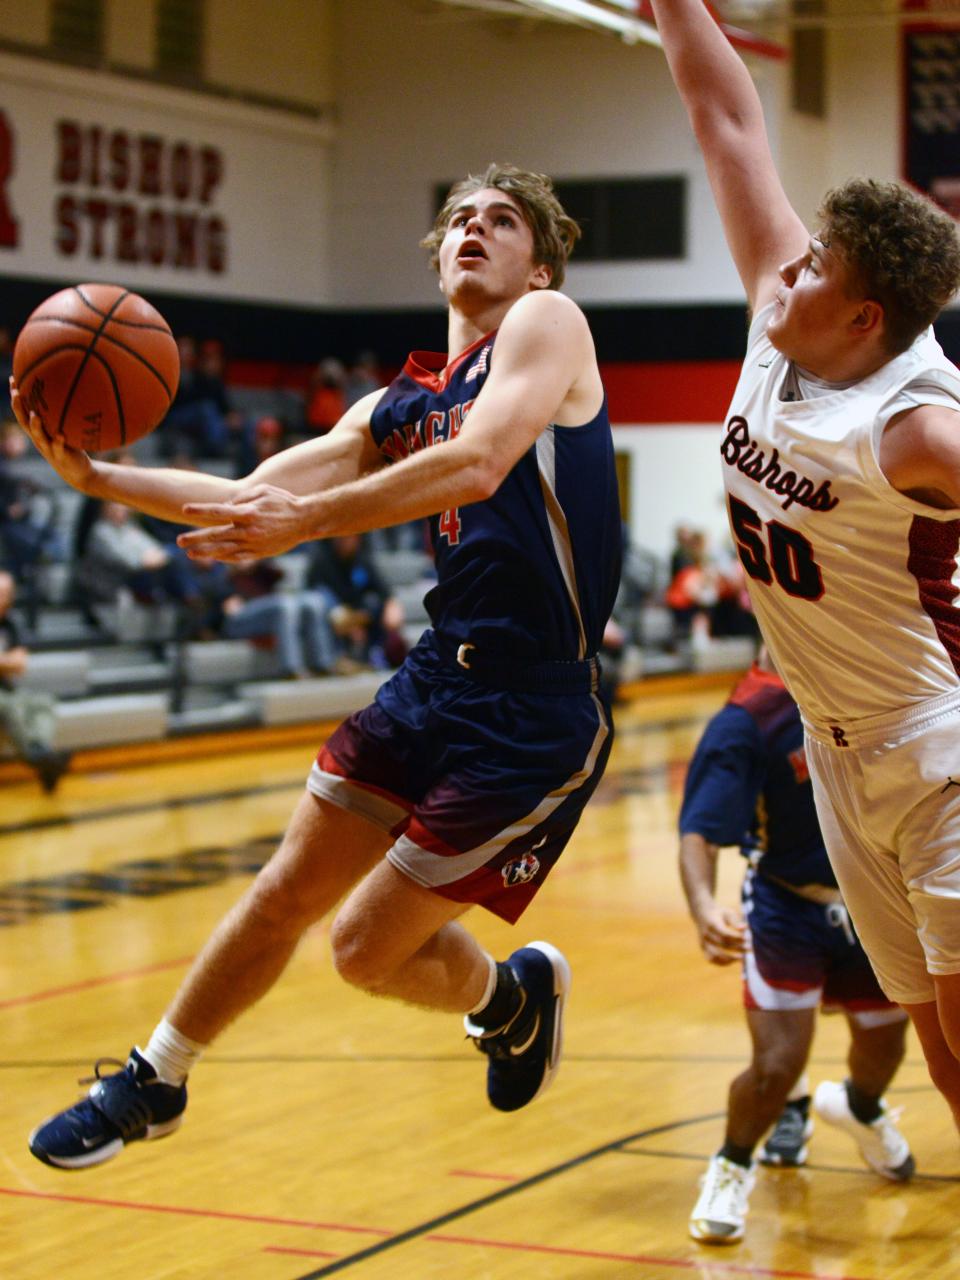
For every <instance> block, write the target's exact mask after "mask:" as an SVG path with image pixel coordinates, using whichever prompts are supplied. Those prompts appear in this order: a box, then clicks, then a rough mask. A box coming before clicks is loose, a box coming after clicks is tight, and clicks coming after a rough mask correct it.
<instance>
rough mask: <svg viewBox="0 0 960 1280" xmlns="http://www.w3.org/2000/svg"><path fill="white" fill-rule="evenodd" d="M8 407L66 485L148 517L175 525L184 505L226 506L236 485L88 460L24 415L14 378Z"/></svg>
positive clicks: (194, 474)
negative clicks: (219, 503)
mask: <svg viewBox="0 0 960 1280" xmlns="http://www.w3.org/2000/svg"><path fill="white" fill-rule="evenodd" d="M10 403H11V406H12V408H13V412H14V415H15V416H16V419H17V421H18V422H19V423H20V425H21V426H22V427H23V429H24V431H25V432H26V433H27V435H28V436H29V437H30V439H31V440H32V441H33V444H34V446H35V447H36V450H37V452H38V453H39V454H40V455H41V456H42V457H43V458H45V459H46V461H47V462H48V463H49V464H50V466H51V467H53V469H54V471H56V472H57V473H58V475H60V476H61V478H62V479H63V480H65V481H66V482H67V484H69V485H71V486H72V487H73V488H74V489H78V490H79V491H80V492H81V493H86V494H89V495H90V496H91V497H93V498H101V499H103V500H104V501H106V502H122V503H124V504H125V505H126V506H128V507H135V508H136V509H137V510H138V511H143V512H146V514H147V515H152V516H158V517H160V518H161V519H163V520H172V521H175V522H179V521H182V520H183V505H184V503H185V502H190V501H194V502H200V501H207V502H214V501H220V502H225V501H227V500H228V498H229V497H230V495H231V493H232V492H233V489H234V487H235V486H236V483H237V482H236V481H235V480H227V479H224V478H222V477H220V476H211V475H206V474H205V473H204V472H201V471H179V470H177V469H175V468H172V467H138V466H124V465H123V464H121V463H113V462H105V461H103V460H102V459H99V458H91V457H90V456H89V454H86V453H84V452H83V451H82V450H80V449H74V448H72V447H71V446H70V445H68V444H67V442H66V441H65V440H64V438H63V435H62V434H60V433H58V434H57V435H55V436H49V435H47V433H46V432H45V431H44V429H43V426H42V424H41V422H40V419H39V418H38V417H37V415H36V414H35V413H28V411H27V408H26V405H25V404H24V403H23V399H22V398H21V396H20V392H19V390H18V388H17V384H16V382H15V381H14V379H13V378H11V379H10Z"/></svg>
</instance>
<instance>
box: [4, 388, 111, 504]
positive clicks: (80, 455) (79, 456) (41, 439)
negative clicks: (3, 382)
mask: <svg viewBox="0 0 960 1280" xmlns="http://www.w3.org/2000/svg"><path fill="white" fill-rule="evenodd" d="M10 406H11V408H12V409H13V413H14V417H15V418H16V419H17V421H18V422H19V423H20V425H21V427H23V429H24V431H25V432H26V433H27V435H28V436H29V437H30V439H31V440H32V441H33V445H34V448H35V449H36V450H37V452H38V453H39V454H40V455H41V456H42V457H44V458H46V460H47V462H49V463H50V465H51V467H53V469H54V471H56V472H57V474H58V475H60V476H62V477H63V479H64V480H66V482H67V484H69V485H72V486H73V488H75V489H81V490H83V489H84V488H85V486H86V484H87V483H88V481H89V480H90V478H91V477H92V475H93V463H92V462H91V461H90V458H89V457H88V456H87V454H85V453H84V452H83V451H82V450H81V449H74V448H73V447H72V446H71V445H68V444H67V442H66V440H64V438H63V435H62V433H60V432H58V433H57V434H56V435H53V436H50V435H47V433H46V431H45V430H44V429H43V423H42V422H41V421H40V419H39V418H38V417H37V415H36V414H35V413H31V412H29V411H28V409H27V406H26V405H25V404H24V402H23V397H22V396H21V395H20V390H19V388H18V387H17V384H16V381H15V379H14V377H13V375H12V374H11V376H10Z"/></svg>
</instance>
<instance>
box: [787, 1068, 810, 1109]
mask: <svg viewBox="0 0 960 1280" xmlns="http://www.w3.org/2000/svg"><path fill="white" fill-rule="evenodd" d="M809 1097H810V1080H809V1078H808V1077H807V1073H806V1072H805V1071H804V1073H803V1075H802V1076H801V1077H800V1079H799V1080H798V1081H797V1083H796V1084H795V1085H794V1086H793V1088H792V1089H791V1090H790V1093H789V1096H788V1097H787V1101H788V1102H798V1101H799V1100H800V1098H809Z"/></svg>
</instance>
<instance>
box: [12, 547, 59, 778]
mask: <svg viewBox="0 0 960 1280" xmlns="http://www.w3.org/2000/svg"><path fill="white" fill-rule="evenodd" d="M15 598H16V583H15V582H14V580H13V575H12V574H10V573H7V572H6V570H0V728H2V729H3V731H4V732H5V733H6V735H7V737H9V739H10V740H11V742H12V743H13V745H14V748H15V749H16V752H17V754H18V755H19V756H20V757H21V758H22V759H23V760H25V761H26V762H27V764H29V765H31V766H32V767H33V768H34V769H35V770H36V772H37V777H38V778H39V779H40V785H41V786H42V787H43V789H44V791H47V792H50V791H53V790H54V789H55V788H56V785H57V783H58V782H59V781H60V778H61V776H62V774H63V773H64V771H65V770H66V768H67V766H68V765H69V763H70V755H69V753H68V752H66V751H56V750H55V749H54V747H53V737H54V732H55V730H56V725H57V704H56V700H55V699H54V698H53V697H51V695H50V694H49V693H44V692H43V691H42V690H39V689H23V688H20V687H18V684H17V682H18V680H19V679H20V678H21V677H22V676H23V675H24V673H25V672H26V670H27V667H28V666H29V663H30V651H29V650H28V649H27V648H26V646H25V645H24V644H23V642H22V639H21V635H20V629H19V627H18V626H17V623H16V620H15V619H14V618H13V616H12V614H11V612H10V610H11V608H12V607H13V602H14V599H15Z"/></svg>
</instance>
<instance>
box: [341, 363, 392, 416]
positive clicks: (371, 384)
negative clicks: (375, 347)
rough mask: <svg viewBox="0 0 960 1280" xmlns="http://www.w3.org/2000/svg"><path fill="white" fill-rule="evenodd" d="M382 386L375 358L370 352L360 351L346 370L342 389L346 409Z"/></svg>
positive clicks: (381, 377) (382, 382)
mask: <svg viewBox="0 0 960 1280" xmlns="http://www.w3.org/2000/svg"><path fill="white" fill-rule="evenodd" d="M384 385H385V384H384V380H383V376H382V375H381V373H380V362H379V361H378V360H377V357H376V356H375V355H374V353H373V352H372V351H361V352H360V354H359V355H358V356H357V358H356V359H355V360H354V362H353V364H352V365H351V366H350V368H349V369H348V370H347V378H346V382H345V383H344V388H343V396H344V401H345V402H346V407H347V408H348V409H349V408H350V406H351V405H352V404H356V403H357V401H358V400H362V399H363V397H364V396H366V395H369V394H370V392H371V391H378V390H379V389H380V388H381V387H382V386H384Z"/></svg>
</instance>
